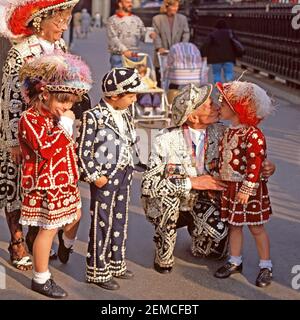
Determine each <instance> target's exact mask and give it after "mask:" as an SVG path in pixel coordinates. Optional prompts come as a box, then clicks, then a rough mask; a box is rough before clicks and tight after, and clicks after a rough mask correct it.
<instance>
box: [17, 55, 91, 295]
mask: <svg viewBox="0 0 300 320" xmlns="http://www.w3.org/2000/svg"><path fill="white" fill-rule="evenodd" d="M20 80H21V82H22V94H23V97H24V99H25V101H26V102H27V104H28V106H29V108H28V109H27V110H26V111H25V112H23V114H22V116H21V118H20V121H19V142H20V147H21V152H22V159H23V163H22V179H21V185H22V188H23V199H22V209H21V219H20V223H21V224H23V225H28V226H38V227H39V228H40V229H39V233H38V235H37V237H36V239H35V242H34V245H33V257H34V271H33V279H32V284H31V288H32V290H34V291H36V292H39V293H41V294H43V295H46V296H48V297H51V298H62V297H65V296H66V295H67V293H66V292H65V291H64V290H63V289H62V288H61V287H59V286H58V285H57V284H56V283H55V282H54V281H53V280H52V279H51V278H50V276H51V274H50V272H49V270H48V262H49V252H50V248H51V245H52V241H53V238H54V236H55V235H56V233H57V229H58V228H63V229H62V230H60V231H59V248H58V256H59V258H60V260H61V262H62V263H66V262H67V261H68V259H69V254H70V253H71V251H72V245H73V244H74V241H75V236H76V232H77V228H78V225H79V219H80V215H81V212H80V208H81V200H80V195H79V190H78V186H77V182H78V169H77V161H76V159H77V157H76V153H75V143H74V141H73V138H72V127H73V122H74V119H75V117H74V113H73V112H72V111H71V108H72V105H73V103H74V102H77V101H78V100H80V97H81V96H82V95H83V94H84V93H87V92H88V91H89V89H90V87H91V76H90V71H89V68H88V67H87V65H86V64H85V63H84V62H83V61H81V60H80V58H79V57H76V56H73V55H70V54H60V55H55V54H51V55H44V56H42V57H41V58H37V59H35V60H33V61H32V62H29V63H26V64H25V65H24V66H23V67H22V69H21V71H20Z"/></svg>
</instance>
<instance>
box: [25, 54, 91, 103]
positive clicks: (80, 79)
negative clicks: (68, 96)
mask: <svg viewBox="0 0 300 320" xmlns="http://www.w3.org/2000/svg"><path fill="white" fill-rule="evenodd" d="M20 81H21V83H22V95H23V97H24V99H25V101H26V102H29V101H30V99H32V98H33V96H34V95H36V94H39V93H40V92H41V91H42V89H41V88H43V87H44V88H46V89H47V90H48V91H50V92H51V91H52V92H69V93H73V94H76V95H82V94H84V93H87V92H88V91H89V90H90V89H91V85H92V78H91V73H90V69H89V67H88V66H87V65H86V64H85V63H84V62H83V61H82V60H81V58H80V57H78V56H75V55H72V54H67V53H64V54H62V53H61V52H59V54H56V53H52V54H49V55H43V56H41V57H39V58H36V59H33V60H31V61H29V62H27V63H25V64H24V66H23V67H22V68H21V70H20Z"/></svg>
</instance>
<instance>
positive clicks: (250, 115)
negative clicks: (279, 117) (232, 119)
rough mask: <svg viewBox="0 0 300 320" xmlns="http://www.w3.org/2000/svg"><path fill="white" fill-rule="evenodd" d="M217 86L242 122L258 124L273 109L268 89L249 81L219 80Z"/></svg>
mask: <svg viewBox="0 0 300 320" xmlns="http://www.w3.org/2000/svg"><path fill="white" fill-rule="evenodd" d="M216 87H217V89H218V90H219V92H220V93H221V95H222V96H223V98H224V99H225V101H226V102H227V103H228V105H229V106H230V108H231V109H232V110H233V111H234V112H235V113H236V114H237V115H238V117H239V121H240V123H242V124H246V125H249V126H256V125H258V124H259V122H260V121H261V120H262V119H264V118H265V117H266V116H268V115H269V114H270V113H271V112H272V111H273V110H274V105H273V103H272V100H271V99H270V97H269V96H268V95H267V93H266V91H265V90H263V89H262V88H260V87H259V86H258V85H256V84H255V83H251V82H247V81H232V82H228V83H223V84H222V83H221V82H217V83H216Z"/></svg>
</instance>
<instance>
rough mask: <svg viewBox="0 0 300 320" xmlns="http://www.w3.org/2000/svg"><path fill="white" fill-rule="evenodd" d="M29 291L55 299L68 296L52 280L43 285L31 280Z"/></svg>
mask: <svg viewBox="0 0 300 320" xmlns="http://www.w3.org/2000/svg"><path fill="white" fill-rule="evenodd" d="M31 289H32V290H33V291H36V292H38V293H41V294H43V295H44V296H47V297H50V298H55V299H59V298H64V297H66V296H67V295H68V294H67V293H66V291H64V290H63V289H62V288H61V287H60V286H58V285H57V284H56V283H55V282H54V280H52V279H48V280H47V281H46V282H45V283H43V284H40V283H37V282H35V281H34V280H32V281H31Z"/></svg>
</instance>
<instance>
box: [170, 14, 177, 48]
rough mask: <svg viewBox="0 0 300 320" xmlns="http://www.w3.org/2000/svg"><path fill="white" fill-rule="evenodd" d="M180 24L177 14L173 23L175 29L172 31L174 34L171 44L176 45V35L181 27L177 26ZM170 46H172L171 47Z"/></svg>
mask: <svg viewBox="0 0 300 320" xmlns="http://www.w3.org/2000/svg"><path fill="white" fill-rule="evenodd" d="M178 23H179V21H178V16H177V14H175V16H174V21H173V29H172V33H171V41H172V42H171V44H172V43H175V42H176V41H175V39H176V34H177V30H179V26H177V24H178ZM171 44H170V46H171Z"/></svg>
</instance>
